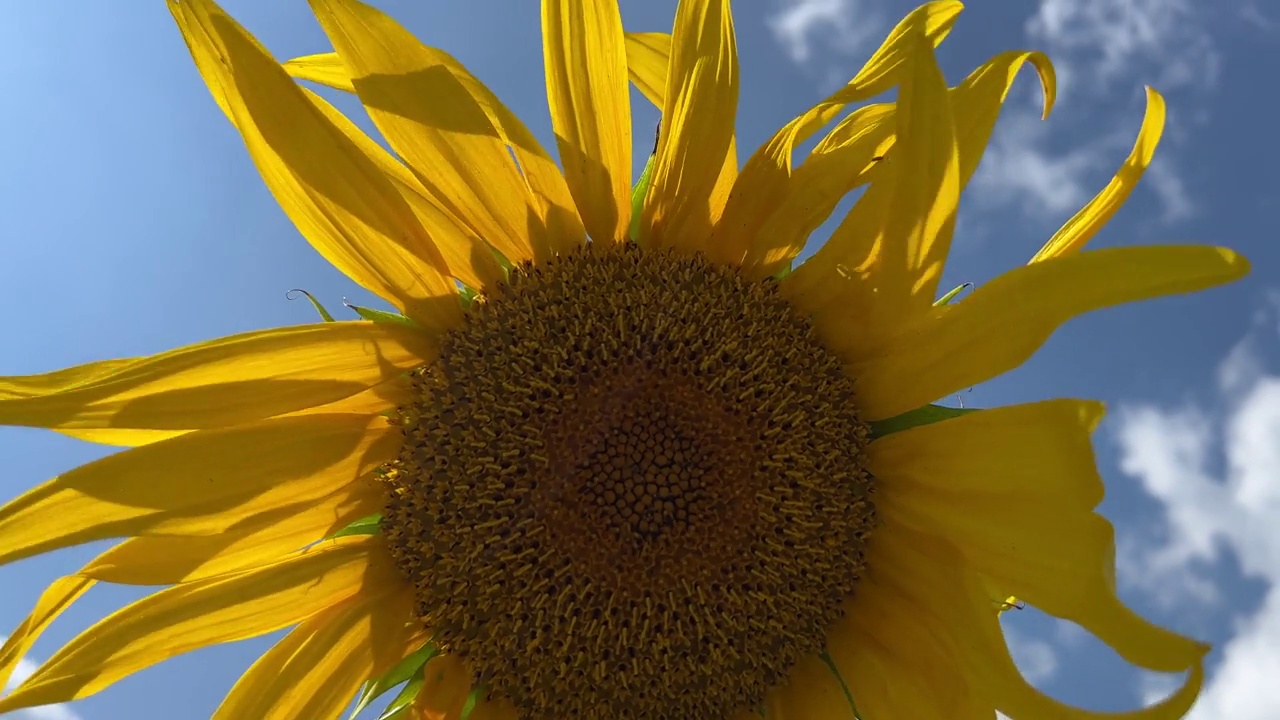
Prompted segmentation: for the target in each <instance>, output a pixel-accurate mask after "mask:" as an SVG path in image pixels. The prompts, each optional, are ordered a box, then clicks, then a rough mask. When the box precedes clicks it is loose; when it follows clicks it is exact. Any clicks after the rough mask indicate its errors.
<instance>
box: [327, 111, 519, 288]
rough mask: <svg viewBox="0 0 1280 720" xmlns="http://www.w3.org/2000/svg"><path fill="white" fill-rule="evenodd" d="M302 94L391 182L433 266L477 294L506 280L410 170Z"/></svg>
mask: <svg viewBox="0 0 1280 720" xmlns="http://www.w3.org/2000/svg"><path fill="white" fill-rule="evenodd" d="M303 94H304V95H306V96H307V99H308V100H310V101H311V103H312V104H313V105H315V106H316V107H317V108H319V110H320V112H321V113H322V114H324V116H325V118H327V119H328V120H329V122H331V123H333V126H334V127H335V128H337V129H338V130H339V131H341V132H342V134H344V135H346V136H347V137H348V138H349V139H350V140H351V142H352V143H354V144H355V145H356V146H357V147H359V148H360V151H361V152H363V153H364V154H365V155H366V156H368V157H369V158H370V159H372V160H373V161H374V163H375V164H377V166H378V169H379V170H381V171H382V173H383V174H384V175H386V176H387V177H388V178H389V179H390V180H391V183H392V185H394V186H395V188H396V190H397V191H398V192H399V193H400V195H401V197H403V198H404V200H405V202H406V203H407V204H408V206H409V209H410V210H412V211H413V214H414V216H415V217H416V218H417V220H418V222H419V223H420V224H421V226H422V230H423V232H425V233H426V235H427V237H428V238H430V239H431V246H429V247H425V248H424V249H423V250H424V254H426V253H428V252H430V253H432V254H431V255H430V256H429V259H430V261H431V263H432V265H433V266H435V267H439V268H447V269H448V272H449V274H450V275H452V276H453V277H455V278H457V279H458V280H460V281H462V283H463V284H464V285H466V286H467V287H470V288H474V289H476V290H487V289H490V288H492V287H495V286H496V285H497V284H498V283H500V282H501V281H502V280H503V279H504V277H505V276H504V275H503V272H502V266H501V265H500V264H499V263H498V259H497V258H496V257H494V255H493V252H492V251H491V250H490V249H489V246H488V245H486V244H485V242H484V241H483V240H481V239H480V238H479V237H477V236H476V235H475V233H473V232H471V231H470V230H468V229H467V228H466V227H465V225H464V224H463V223H462V222H461V221H459V220H458V219H457V218H456V217H454V216H453V215H452V214H451V213H450V212H449V211H448V210H446V209H445V208H443V207H440V205H439V204H438V203H436V201H434V200H432V199H431V198H430V197H429V195H428V193H427V190H426V188H424V187H422V183H421V182H419V181H418V178H417V177H416V176H415V175H414V174H413V173H412V172H411V171H410V170H409V168H407V167H405V166H404V165H402V164H400V161H399V160H397V159H395V158H394V157H392V156H391V153H389V152H387V151H386V150H384V149H383V148H382V146H381V145H379V144H378V143H376V142H374V141H373V140H372V139H371V138H370V137H369V136H368V135H365V134H364V132H362V131H361V130H360V128H359V127H357V126H356V124H355V123H353V122H351V120H350V119H348V118H347V116H345V115H343V114H342V113H341V112H339V111H338V109H337V108H335V107H333V106H332V105H330V104H329V103H328V102H327V101H325V100H324V98H322V97H320V96H319V95H316V94H315V93H313V92H311V91H310V90H303ZM437 250H438V252H436V251H437Z"/></svg>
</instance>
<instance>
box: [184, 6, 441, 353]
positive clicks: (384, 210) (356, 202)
mask: <svg viewBox="0 0 1280 720" xmlns="http://www.w3.org/2000/svg"><path fill="white" fill-rule="evenodd" d="M169 9H170V11H171V12H172V13H173V16H174V18H175V19H176V20H177V21H178V26H179V27H180V28H181V29H182V34H183V36H184V37H185V39H186V41H187V46H188V47H189V48H190V50H191V55H192V57H193V58H194V59H195V62H196V67H197V68H199V70H200V74H201V75H202V76H203V77H204V80H205V82H206V84H208V86H209V90H210V92H212V93H213V95H214V97H215V98H216V99H217V101H218V103H219V105H220V106H221V107H222V108H223V110H224V111H225V112H226V113H227V116H228V117H229V118H230V119H231V121H232V123H234V124H235V126H236V128H237V129H238V130H239V131H240V134H241V135H242V136H243V138H244V141H245V146H246V147H247V148H248V150H249V155H250V156H251V157H252V158H253V161H254V164H256V165H257V167H258V171H259V172H260V173H261V174H262V177H263V180H265V181H266V184H267V187H268V188H269V189H270V190H271V192H272V194H273V195H274V196H275V198H276V200H277V202H279V203H280V207H281V208H283V209H284V211H285V213H287V214H288V215H289V218H290V219H291V220H293V223H294V225H296V226H297V227H298V230H299V231H300V232H301V233H302V234H303V236H304V237H306V238H307V240H308V241H309V242H311V244H312V245H313V246H314V247H315V248H316V249H317V250H318V251H319V252H320V254H321V255H323V256H324V257H325V259H327V260H328V261H329V262H331V263H333V265H334V266H335V267H337V268H338V269H339V270H341V271H342V272H344V273H346V274H347V276H349V277H350V278H351V279H352V280H354V281H356V282H357V283H359V284H361V285H363V286H364V287H366V288H368V289H369V290H370V291H372V292H374V293H377V294H378V295H379V296H381V297H383V298H386V299H387V300H388V301H389V302H392V303H394V304H395V305H396V306H397V307H399V308H401V309H402V310H403V311H404V313H405V314H406V315H408V316H409V317H410V318H413V319H414V320H415V321H417V322H418V323H419V324H420V325H422V326H423V327H427V328H436V329H446V328H450V327H454V326H456V325H457V323H458V322H460V321H461V312H462V310H461V307H460V305H459V303H458V300H457V293H456V291H455V288H454V286H453V284H452V282H451V281H450V280H449V279H448V278H447V277H446V276H445V275H444V274H443V273H442V268H439V267H436V266H435V265H434V264H433V263H434V262H435V261H436V258H438V257H439V252H438V250H436V249H435V248H434V246H433V244H432V242H431V239H430V238H429V237H427V236H426V233H425V232H423V230H422V228H421V226H420V225H419V224H418V222H417V219H416V218H415V216H414V214H413V212H412V210H411V209H410V208H409V206H408V205H407V203H406V202H405V200H404V198H403V197H402V196H401V195H400V194H399V193H398V192H397V191H396V189H395V188H394V187H393V186H392V184H391V181H390V180H389V179H388V178H387V177H386V176H385V175H384V174H383V172H382V171H381V170H380V169H379V168H378V166H377V163H376V162H374V161H373V160H372V159H370V158H369V157H368V156H367V155H366V154H365V153H363V152H362V151H361V149H360V147H359V146H357V145H356V144H354V143H353V142H351V140H350V139H349V138H348V137H347V136H346V135H344V134H343V133H342V132H341V131H340V130H338V129H337V128H335V127H334V125H333V123H332V122H330V121H329V120H328V119H327V118H326V117H325V116H324V114H323V113H321V112H320V111H319V110H318V109H317V108H316V107H315V105H314V104H313V103H312V102H311V101H309V100H308V99H307V98H306V96H305V95H304V94H303V92H302V90H301V88H299V87H298V86H297V84H296V83H294V82H293V81H292V80H290V79H289V76H288V75H287V74H286V73H285V72H284V71H283V70H282V69H281V68H280V66H279V65H277V64H276V62H275V60H273V59H272V58H271V56H270V55H268V54H267V53H266V51H265V50H263V49H262V47H261V46H260V45H259V44H258V43H257V41H256V40H254V39H253V37H252V36H250V35H249V34H248V33H247V32H245V30H244V29H243V28H241V27H240V26H239V25H238V24H236V22H235V21H234V20H233V19H232V18H231V17H230V16H228V15H226V14H225V13H223V12H222V10H221V9H220V8H219V7H218V6H217V5H216V4H214V3H213V2H212V1H211V0H183V1H182V2H179V0H169Z"/></svg>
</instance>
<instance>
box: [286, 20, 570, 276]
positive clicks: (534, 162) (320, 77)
mask: <svg viewBox="0 0 1280 720" xmlns="http://www.w3.org/2000/svg"><path fill="white" fill-rule="evenodd" d="M419 51H420V52H422V53H423V54H424V55H427V56H430V57H431V58H432V62H433V63H438V64H440V65H443V66H444V67H445V68H447V69H448V70H449V72H451V73H453V75H454V77H455V78H457V80H458V82H459V83H461V84H462V87H463V88H464V89H465V90H466V91H467V92H468V93H469V94H470V95H471V97H472V98H473V99H474V101H475V102H477V103H479V104H480V108H481V109H482V110H483V111H484V113H485V114H486V115H487V116H488V118H489V122H491V123H492V124H493V127H494V129H495V130H496V131H497V132H498V136H499V138H500V139H501V140H502V142H503V143H505V144H506V145H507V147H508V148H509V149H510V151H511V152H512V153H513V154H514V155H515V158H516V162H517V163H518V164H519V166H520V171H521V172H522V173H523V175H524V180H525V182H526V183H527V184H528V188H529V192H530V193H531V194H532V199H531V202H532V203H533V207H534V209H535V210H536V216H537V221H538V222H537V230H538V231H539V232H541V233H543V234H544V235H545V239H546V241H547V242H548V243H549V244H550V246H551V250H552V251H554V252H556V253H566V252H569V251H570V250H571V249H573V248H574V247H576V246H577V245H578V244H580V243H581V242H582V239H583V236H584V232H585V231H584V230H583V227H582V220H581V219H579V217H578V214H577V211H576V210H575V208H574V206H573V198H572V197H571V196H570V194H569V187H568V185H567V184H566V183H565V179H564V176H563V175H561V174H560V168H559V166H557V165H556V162H555V160H554V159H553V158H552V157H551V155H550V154H548V153H547V151H546V150H545V149H544V148H543V147H542V145H541V144H540V143H539V142H538V139H537V138H536V137H534V135H533V133H531V132H529V128H528V127H526V126H525V124H524V123H522V122H521V121H520V118H518V117H517V116H516V115H515V113H513V112H511V110H510V109H508V108H507V106H506V105H503V104H502V101H500V100H499V99H498V97H497V96H496V95H494V94H493V92H492V91H491V90H489V88H488V87H486V86H485V84H484V83H482V82H480V81H479V80H478V79H477V78H476V77H475V76H474V75H472V74H471V73H470V72H469V71H468V70H467V69H466V67H464V66H463V65H462V63H460V62H458V61H457V60H456V59H455V58H454V57H453V56H451V55H449V54H448V53H446V52H444V51H443V50H440V49H438V48H433V47H428V46H425V45H422V46H420V47H419ZM284 68H285V70H286V71H287V72H288V73H289V74H290V75H293V76H294V77H296V78H299V79H302V80H311V81H313V82H318V83H321V84H323V85H327V86H329V87H332V88H334V89H336V90H343V91H346V92H350V93H354V92H355V91H356V89H355V85H354V84H352V82H351V73H350V72H349V71H348V70H347V66H346V65H345V64H343V62H342V58H340V57H338V54H337V53H321V54H319V55H307V56H305V57H300V58H295V59H293V60H290V61H288V62H286V63H285V64H284ZM446 204H447V203H446Z"/></svg>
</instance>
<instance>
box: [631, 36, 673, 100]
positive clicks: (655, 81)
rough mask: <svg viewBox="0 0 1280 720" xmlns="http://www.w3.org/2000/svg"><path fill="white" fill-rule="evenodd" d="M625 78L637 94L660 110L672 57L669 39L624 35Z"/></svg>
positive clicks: (668, 37) (665, 37) (665, 94)
mask: <svg viewBox="0 0 1280 720" xmlns="http://www.w3.org/2000/svg"><path fill="white" fill-rule="evenodd" d="M624 48H625V49H626V53H627V76H628V77H630V78H631V82H632V83H634V84H635V86H636V89H637V90H639V91H640V94H642V95H644V96H645V97H646V98H648V99H649V102H651V103H653V104H654V105H655V106H657V108H658V109H659V110H661V109H662V106H663V105H664V104H665V98H666V96H667V66H668V64H669V63H670V58H671V36H670V35H669V34H667V33H656V32H649V33H633V32H629V33H626V35H625V44H624Z"/></svg>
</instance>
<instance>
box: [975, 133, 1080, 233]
mask: <svg viewBox="0 0 1280 720" xmlns="http://www.w3.org/2000/svg"><path fill="white" fill-rule="evenodd" d="M1047 139H1048V127H1047V125H1045V124H1044V123H1043V122H1041V120H1040V118H1039V116H1032V115H1031V114H1030V113H1027V112H1017V113H1016V114H1012V115H1011V116H1010V117H1008V118H1007V120H1006V121H1005V122H1004V123H1002V125H1001V127H1000V128H999V130H997V131H996V132H995V133H994V134H993V135H992V138H991V143H990V145H989V146H988V147H987V151H986V153H984V154H983V156H982V163H981V164H980V165H979V166H978V171H977V173H975V174H974V177H973V181H972V182H973V183H974V185H975V187H976V188H977V189H978V196H979V198H980V200H981V202H983V203H984V204H986V203H1009V204H1017V205H1021V206H1022V208H1023V210H1024V211H1025V212H1026V213H1027V214H1028V215H1037V214H1040V213H1052V214H1062V213H1064V212H1068V211H1075V210H1076V209H1078V208H1079V207H1080V206H1081V205H1082V204H1084V202H1085V200H1087V199H1088V197H1089V195H1090V194H1091V193H1090V192H1089V191H1087V190H1086V189H1085V185H1084V180H1085V175H1086V174H1087V173H1088V172H1089V171H1090V170H1092V169H1093V168H1095V167H1096V166H1097V165H1098V164H1099V157H1098V153H1097V152H1096V151H1095V150H1094V149H1093V148H1089V147H1086V148H1080V149H1076V150H1072V151H1070V152H1068V153H1066V154H1060V155H1055V154H1053V153H1051V152H1050V151H1049V150H1048V149H1047V148H1046V144H1047Z"/></svg>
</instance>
